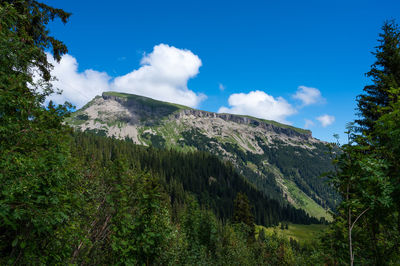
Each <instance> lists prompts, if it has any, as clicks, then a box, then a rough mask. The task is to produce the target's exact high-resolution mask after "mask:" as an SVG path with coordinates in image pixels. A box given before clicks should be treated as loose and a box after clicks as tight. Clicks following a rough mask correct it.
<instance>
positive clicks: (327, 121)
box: [316, 115, 335, 127]
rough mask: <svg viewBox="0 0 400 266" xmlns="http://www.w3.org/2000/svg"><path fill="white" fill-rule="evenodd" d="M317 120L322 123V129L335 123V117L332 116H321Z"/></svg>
mask: <svg viewBox="0 0 400 266" xmlns="http://www.w3.org/2000/svg"><path fill="white" fill-rule="evenodd" d="M316 119H317V120H318V121H319V122H320V123H321V125H322V127H327V126H329V125H331V124H333V122H335V117H334V116H331V115H321V116H318V117H317V118H316Z"/></svg>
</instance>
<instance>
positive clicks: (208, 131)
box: [66, 92, 339, 220]
mask: <svg viewBox="0 0 400 266" xmlns="http://www.w3.org/2000/svg"><path fill="white" fill-rule="evenodd" d="M66 122H67V123H68V124H69V125H71V126H72V127H74V128H75V129H76V130H78V131H82V132H92V133H95V134H98V135H100V136H108V137H114V138H118V139H130V140H131V141H132V142H134V143H136V144H140V145H145V146H153V147H156V148H159V149H175V150H179V151H183V152H187V151H194V150H198V151H205V152H209V153H211V154H214V155H215V156H217V157H218V158H220V159H221V160H224V161H230V162H231V163H232V165H233V166H234V167H235V168H236V170H237V171H239V172H240V173H241V174H242V176H243V177H245V178H246V179H247V180H248V181H249V182H250V183H251V184H253V185H254V186H255V187H256V188H257V189H258V190H260V191H261V192H263V193H264V195H265V196H266V197H268V198H273V199H275V200H276V201H279V202H280V203H281V204H283V205H285V204H287V203H289V204H291V205H292V206H294V207H296V208H300V209H303V210H305V211H306V212H307V213H308V214H309V215H310V216H314V217H317V218H318V219H319V218H322V217H323V218H324V219H328V220H330V219H331V215H330V214H329V210H334V209H335V206H336V204H337V202H338V199H339V198H338V196H337V194H335V192H334V190H333V189H332V187H330V186H329V185H328V184H327V178H321V175H322V174H323V173H325V172H328V171H330V170H332V169H333V168H332V163H331V160H332V157H331V156H330V152H329V149H328V147H327V143H324V142H322V141H319V140H317V139H315V138H313V137H312V136H311V132H310V131H308V130H303V129H300V128H295V127H292V126H288V125H284V124H280V123H277V122H274V121H267V120H262V119H258V118H254V117H248V116H239V115H232V114H219V113H212V112H206V111H201V110H196V109H192V108H189V107H185V106H182V105H177V104H172V103H167V102H162V101H157V100H154V99H151V98H147V97H143V96H138V95H132V94H126V93H117V92H105V93H103V95H102V96H97V97H95V98H94V99H93V100H92V101H90V102H89V103H87V104H86V105H85V106H84V107H83V108H81V109H80V110H77V111H76V112H74V113H73V114H72V115H71V117H70V118H67V119H66Z"/></svg>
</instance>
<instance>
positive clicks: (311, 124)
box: [304, 119, 315, 129]
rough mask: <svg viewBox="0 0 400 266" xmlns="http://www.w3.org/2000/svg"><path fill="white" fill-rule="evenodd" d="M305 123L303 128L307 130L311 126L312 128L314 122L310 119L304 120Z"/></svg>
mask: <svg viewBox="0 0 400 266" xmlns="http://www.w3.org/2000/svg"><path fill="white" fill-rule="evenodd" d="M304 121H305V123H304V128H306V129H308V128H310V127H312V126H314V125H315V124H314V122H313V121H312V120H310V119H304Z"/></svg>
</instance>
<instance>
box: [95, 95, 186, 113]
mask: <svg viewBox="0 0 400 266" xmlns="http://www.w3.org/2000/svg"><path fill="white" fill-rule="evenodd" d="M103 95H105V96H116V97H120V98H127V99H133V100H136V101H139V102H141V103H143V104H146V105H148V106H151V107H159V106H165V107H175V108H176V109H177V110H178V109H192V108H190V107H187V106H184V105H180V104H176V103H169V102H163V101H158V100H154V99H151V98H148V97H144V96H139V95H135V94H128V93H121V92H113V91H107V92H103Z"/></svg>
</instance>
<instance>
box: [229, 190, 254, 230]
mask: <svg viewBox="0 0 400 266" xmlns="http://www.w3.org/2000/svg"><path fill="white" fill-rule="evenodd" d="M233 222H234V223H242V224H244V225H245V226H247V227H248V229H249V235H250V236H254V215H253V213H252V212H251V206H250V203H249V199H248V198H247V196H246V195H245V194H243V193H241V192H239V193H238V194H237V196H236V198H235V202H234V209H233Z"/></svg>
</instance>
